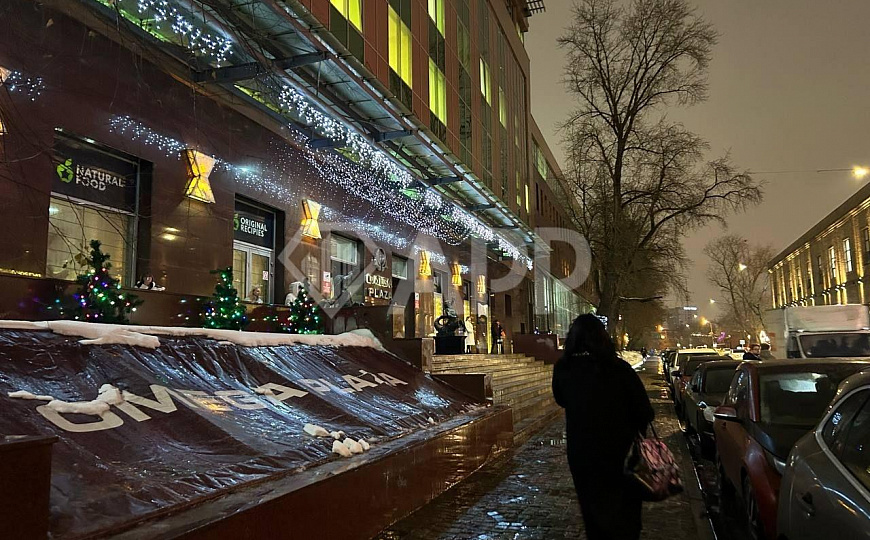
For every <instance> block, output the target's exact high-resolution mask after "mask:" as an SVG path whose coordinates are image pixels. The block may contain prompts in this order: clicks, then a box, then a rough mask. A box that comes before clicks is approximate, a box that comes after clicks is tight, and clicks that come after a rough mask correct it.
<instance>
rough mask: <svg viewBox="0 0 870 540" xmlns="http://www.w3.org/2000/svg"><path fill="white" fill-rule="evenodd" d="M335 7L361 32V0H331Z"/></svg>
mask: <svg viewBox="0 0 870 540" xmlns="http://www.w3.org/2000/svg"><path fill="white" fill-rule="evenodd" d="M331 1H332V5H333V6H335V9H336V10H337V11H338V12H339V13H341V15H342V16H343V17H344V18H345V19H347V20H348V21H349V22H350V24H352V25H354V26H355V27H356V29H357V30H359V31H360V32H362V6H361V4H362V0H331Z"/></svg>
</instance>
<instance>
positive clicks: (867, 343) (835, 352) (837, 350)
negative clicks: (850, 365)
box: [799, 333, 870, 358]
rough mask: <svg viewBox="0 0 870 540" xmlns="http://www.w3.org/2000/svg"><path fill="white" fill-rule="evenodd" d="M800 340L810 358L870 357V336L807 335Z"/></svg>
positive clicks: (857, 334) (854, 334)
mask: <svg viewBox="0 0 870 540" xmlns="http://www.w3.org/2000/svg"><path fill="white" fill-rule="evenodd" d="M799 338H800V340H801V347H802V348H803V350H804V353H805V354H806V355H807V357H809V358H831V357H846V356H851V357H856V356H870V334H865V333H853V334H807V335H801V336H799Z"/></svg>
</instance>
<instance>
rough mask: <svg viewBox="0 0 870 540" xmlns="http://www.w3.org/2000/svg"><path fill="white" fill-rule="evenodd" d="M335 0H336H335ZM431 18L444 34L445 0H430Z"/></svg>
mask: <svg viewBox="0 0 870 540" xmlns="http://www.w3.org/2000/svg"><path fill="white" fill-rule="evenodd" d="M333 1H334V0H333ZM429 18H430V19H432V22H433V23H435V28H437V29H438V31H439V32H441V35H442V36H443V35H444V0H429Z"/></svg>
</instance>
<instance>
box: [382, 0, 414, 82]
mask: <svg viewBox="0 0 870 540" xmlns="http://www.w3.org/2000/svg"><path fill="white" fill-rule="evenodd" d="M388 9H389V12H390V68H392V70H393V71H395V72H396V74H398V75H399V77H401V79H402V80H403V81H405V84H407V85H408V86H409V87H412V88H413V86H414V85H413V76H412V71H413V70H412V53H411V30H410V29H409V28H408V25H406V24H405V23H404V22H403V21H402V18H401V17H400V16H399V14H398V13H397V12H396V10H394V9H393V8H392V6H390V7H389V8H388Z"/></svg>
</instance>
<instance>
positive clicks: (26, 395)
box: [8, 390, 54, 401]
mask: <svg viewBox="0 0 870 540" xmlns="http://www.w3.org/2000/svg"><path fill="white" fill-rule="evenodd" d="M8 395H9V397H11V398H16V399H38V400H39V401H54V398H53V397H51V396H40V395H37V394H31V393H30V392H28V391H27V390H17V391H15V392H9V394H8Z"/></svg>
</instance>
